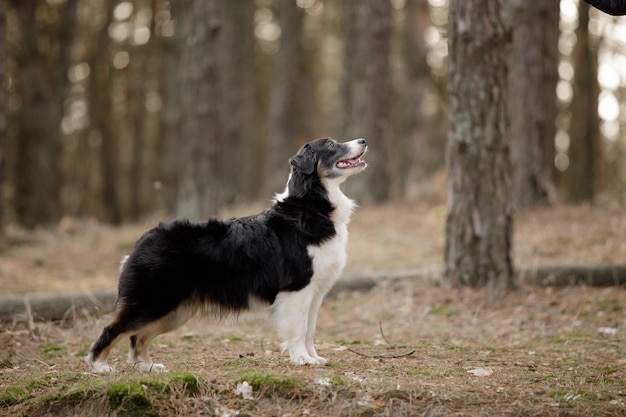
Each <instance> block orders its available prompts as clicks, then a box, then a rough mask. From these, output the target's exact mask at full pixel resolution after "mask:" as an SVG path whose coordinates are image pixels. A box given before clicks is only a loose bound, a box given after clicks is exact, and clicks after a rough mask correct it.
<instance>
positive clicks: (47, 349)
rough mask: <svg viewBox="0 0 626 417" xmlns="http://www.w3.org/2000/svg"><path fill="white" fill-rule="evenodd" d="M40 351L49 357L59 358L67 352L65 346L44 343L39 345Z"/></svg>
mask: <svg viewBox="0 0 626 417" xmlns="http://www.w3.org/2000/svg"><path fill="white" fill-rule="evenodd" d="M39 349H40V350H41V352H42V353H43V354H44V355H46V356H47V357H53V356H59V354H60V353H61V352H63V351H64V350H65V348H64V347H63V346H59V345H55V344H54V343H42V344H41V345H39Z"/></svg>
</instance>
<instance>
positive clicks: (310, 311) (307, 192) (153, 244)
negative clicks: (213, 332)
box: [87, 138, 367, 372]
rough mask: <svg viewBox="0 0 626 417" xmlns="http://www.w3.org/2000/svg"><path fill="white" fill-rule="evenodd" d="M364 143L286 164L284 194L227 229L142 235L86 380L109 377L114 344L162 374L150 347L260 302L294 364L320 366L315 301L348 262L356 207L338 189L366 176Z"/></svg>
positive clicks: (164, 229)
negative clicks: (190, 325)
mask: <svg viewBox="0 0 626 417" xmlns="http://www.w3.org/2000/svg"><path fill="white" fill-rule="evenodd" d="M366 151H367V145H366V142H365V140H364V139H356V140H353V141H350V142H345V143H337V142H336V141H335V140H332V139H330V138H322V139H317V140H314V141H312V142H310V143H307V144H306V145H304V146H303V147H302V148H300V150H299V151H298V153H297V154H296V155H294V156H293V157H291V158H290V159H289V163H290V164H291V173H290V175H289V180H288V182H287V187H286V189H285V191H284V192H283V193H282V194H278V195H276V197H275V200H274V204H273V205H272V206H271V207H270V208H268V209H266V210H265V211H263V212H262V213H260V214H257V215H254V216H249V217H242V218H238V219H231V220H226V221H220V220H209V221H207V222H202V223H190V222H188V221H185V220H178V221H174V222H172V223H168V224H160V225H159V226H157V227H155V228H154V229H152V230H150V231H148V232H147V233H146V234H144V235H143V236H142V237H141V238H140V239H139V241H138V242H137V243H136V245H135V248H134V249H133V251H132V253H131V254H130V255H129V256H127V257H126V258H125V259H124V260H123V261H122V265H121V266H120V277H119V286H118V295H117V301H116V305H115V311H114V313H113V318H112V320H111V321H110V322H109V324H108V325H107V326H106V327H105V328H104V330H103V331H102V334H101V335H100V337H99V338H98V340H96V342H95V343H94V344H93V345H92V346H91V348H90V350H89V354H88V356H87V362H88V363H89V364H91V366H92V368H93V372H110V371H112V368H111V367H110V366H109V365H108V364H107V357H108V356H109V353H110V351H111V348H112V347H113V345H114V344H115V343H116V342H118V341H120V340H121V339H123V338H126V337H128V338H129V339H130V351H129V354H128V361H129V363H131V364H133V365H134V366H135V367H136V369H139V370H142V371H164V370H165V367H164V366H163V365H162V364H159V363H153V362H152V359H150V355H149V354H148V345H149V343H150V342H151V341H152V339H154V338H155V337H156V336H158V335H160V334H162V333H166V332H169V331H172V330H174V329H176V328H178V327H180V326H182V325H183V324H184V323H185V322H186V321H187V320H188V319H190V318H191V317H192V316H194V315H195V314H196V313H201V314H217V315H218V316H223V315H227V314H229V313H235V314H237V313H238V312H240V311H243V310H246V309H248V308H250V307H251V305H253V304H254V305H257V304H258V303H259V302H261V303H263V304H265V305H269V306H270V312H271V318H272V321H273V323H274V325H275V327H276V330H277V331H278V335H279V337H280V338H281V339H282V340H283V349H286V350H288V351H289V355H290V357H291V361H292V362H293V363H294V364H297V365H303V364H324V363H326V359H324V358H322V357H320V356H319V355H318V354H317V352H316V350H315V346H314V345H313V337H314V335H315V327H316V322H317V314H318V311H319V308H320V305H321V303H322V299H323V298H324V296H325V295H326V294H327V293H328V291H329V290H330V289H331V287H332V286H333V284H334V283H335V281H336V280H337V278H338V277H339V274H340V273H341V270H342V269H343V267H344V266H345V263H346V242H347V239H348V229H347V227H348V222H349V221H350V214H351V213H352V209H353V207H354V203H353V201H352V200H350V199H349V198H347V197H346V196H345V195H344V194H343V192H342V191H341V189H340V188H339V186H340V184H341V183H342V182H343V181H345V180H346V178H348V177H349V176H351V175H353V174H356V173H357V172H360V171H362V170H363V169H365V167H366V166H367V164H366V163H365V162H364V161H363V159H362V157H363V154H364V153H365V152H366Z"/></svg>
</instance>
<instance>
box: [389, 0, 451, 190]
mask: <svg viewBox="0 0 626 417" xmlns="http://www.w3.org/2000/svg"><path fill="white" fill-rule="evenodd" d="M429 9H430V7H429V5H428V1H427V0H413V1H410V2H407V5H406V8H405V10H406V16H405V21H406V22H405V24H404V27H403V28H402V32H403V33H402V37H401V39H399V40H396V42H397V41H401V44H403V47H402V49H401V52H400V54H399V55H400V57H399V58H400V59H401V60H404V61H405V64H404V65H403V66H402V68H403V71H402V72H401V75H400V77H401V78H400V82H398V83H397V84H398V85H397V86H396V88H395V90H396V95H397V100H398V103H399V104H396V105H395V106H394V112H397V113H396V114H394V117H393V124H394V131H395V133H394V141H393V143H392V152H391V166H392V167H393V168H392V172H391V178H392V180H391V181H392V184H394V185H395V186H394V189H396V190H397V191H396V192H395V195H394V197H399V198H403V197H408V198H415V197H416V196H419V194H420V192H421V189H423V188H424V187H425V186H428V185H430V183H431V182H432V175H433V174H435V172H437V171H438V170H440V169H442V168H443V167H444V164H445V143H446V141H445V135H446V133H447V131H446V117H447V115H446V114H445V111H444V109H443V106H442V104H443V100H445V97H443V96H442V95H441V94H439V93H438V92H436V88H435V86H434V85H433V84H434V83H436V82H438V81H435V80H433V76H432V73H431V69H430V67H429V66H428V63H427V55H428V49H429V48H428V45H427V43H426V39H425V37H426V36H425V34H426V31H427V30H428V29H429V28H432V26H431V19H430V13H429ZM426 106H428V108H430V109H431V110H429V111H428V112H425V111H424V109H425V107H426Z"/></svg>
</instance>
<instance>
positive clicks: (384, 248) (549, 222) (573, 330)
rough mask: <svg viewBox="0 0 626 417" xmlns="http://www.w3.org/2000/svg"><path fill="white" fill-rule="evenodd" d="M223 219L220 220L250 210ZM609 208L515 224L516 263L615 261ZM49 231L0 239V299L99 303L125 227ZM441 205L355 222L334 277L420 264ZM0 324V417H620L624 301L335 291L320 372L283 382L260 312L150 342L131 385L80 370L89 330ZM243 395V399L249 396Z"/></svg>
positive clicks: (117, 376)
mask: <svg viewBox="0 0 626 417" xmlns="http://www.w3.org/2000/svg"><path fill="white" fill-rule="evenodd" d="M256 209H257V208H247V209H240V210H234V211H231V212H228V213H225V215H226V216H231V215H240V214H245V213H247V212H252V211H254V210H256ZM623 213H624V210H623V208H620V207H608V206H577V207H556V208H550V209H541V210H532V211H523V212H520V213H518V214H517V215H516V227H515V247H514V252H515V261H516V263H517V264H518V265H525V266H532V265H544V264H555V263H559V264H563V263H567V264H572V263H574V264H594V263H623V262H625V261H626V239H624V236H626V216H625V215H624V214H623ZM155 221H157V220H156V219H149V220H147V221H146V222H144V223H142V224H140V225H132V226H124V227H120V228H112V227H107V226H103V225H99V224H97V223H95V222H90V221H76V220H72V219H65V220H64V221H62V222H61V223H60V224H59V226H58V227H57V228H55V229H51V230H38V231H36V232H30V233H27V232H23V231H19V230H15V229H10V230H9V234H8V238H7V239H5V241H4V242H3V243H2V248H0V292H1V293H7V292H10V293H25V292H31V291H64V292H65V291H81V290H92V289H110V288H113V287H114V286H115V284H116V283H115V279H116V277H115V273H116V268H117V263H118V262H119V259H120V257H121V256H122V255H123V254H125V253H127V252H128V251H129V250H130V249H131V248H132V245H133V243H134V241H135V240H136V239H137V238H138V237H139V235H140V234H141V233H142V231H143V230H145V229H146V228H147V227H149V225H151V224H153V223H154V222H155ZM444 228H445V207H444V206H441V205H432V204H431V205H427V204H418V203H415V204H389V205H384V206H376V207H363V208H359V209H357V211H356V212H355V215H354V217H353V222H352V224H351V228H350V233H351V237H350V244H349V261H348V267H347V270H346V272H347V273H352V274H358V273H363V272H374V271H381V270H398V269H404V268H416V267H424V266H431V265H438V264H440V263H441V260H442V258H443V254H442V251H443V244H444V235H443V233H444ZM70 319H71V318H69V319H68V320H67V321H65V322H62V323H49V322H45V323H32V322H29V321H28V320H26V319H23V318H20V319H18V320H16V322H15V323H5V324H3V325H0V326H2V327H0V346H2V348H1V349H0V415H29V416H31V415H55V416H57V415H118V416H121V415H208V416H220V417H227V416H235V415H239V416H431V417H433V416H450V415H452V416H619V415H622V416H625V415H626V338H625V333H624V329H625V328H626V289H624V288H583V287H568V288H560V289H558V288H539V287H522V288H520V289H519V290H518V291H516V292H514V293H511V294H508V295H506V296H500V295H498V294H494V293H490V292H488V291H483V290H469V289H452V288H449V287H448V286H447V285H446V283H444V282H440V281H429V282H426V281H416V280H404V281H395V282H385V283H383V284H381V285H379V286H377V287H375V288H374V289H373V290H371V291H369V292H365V293H363V292H342V293H339V294H338V295H337V296H335V297H332V298H329V299H327V300H326V301H325V302H324V304H323V307H322V310H321V312H320V318H319V324H318V335H317V338H316V340H317V346H318V350H319V352H320V354H321V355H322V356H325V357H327V358H328V359H329V363H328V364H327V365H326V366H316V367H295V366H292V365H290V364H289V362H288V359H287V356H286V354H285V353H281V349H280V343H279V341H278V340H277V338H276V335H275V333H274V332H273V330H272V329H271V326H270V325H269V323H267V321H266V320H265V313H263V312H258V313H250V314H245V315H243V316H242V317H240V318H239V320H236V321H235V320H225V321H222V322H220V323H218V322H216V321H215V320H210V319H204V320H197V321H193V322H191V323H188V324H187V325H185V326H184V327H183V328H181V329H179V330H177V331H175V332H173V333H170V334H168V335H164V336H162V337H159V338H158V339H157V340H156V341H155V342H154V343H153V346H152V352H153V357H154V359H155V361H158V362H163V363H164V364H165V365H166V366H167V367H168V369H169V370H170V372H169V373H167V374H152V373H151V374H145V373H139V372H137V371H135V370H134V369H133V368H132V366H131V365H128V364H127V363H126V362H125V355H126V352H127V346H126V345H125V344H124V345H123V346H122V345H120V346H119V347H117V348H116V349H114V351H113V354H112V359H113V361H112V362H113V365H114V367H115V369H116V372H115V373H114V374H113V375H109V376H101V375H93V374H91V373H90V372H89V369H88V368H87V366H86V365H85V363H84V362H83V357H84V355H85V353H86V351H87V349H88V347H89V344H90V343H91V342H92V341H93V339H94V338H95V337H97V335H98V333H99V331H100V330H101V329H102V326H104V324H105V323H106V317H76V318H73V319H72V320H70ZM249 390H250V391H249Z"/></svg>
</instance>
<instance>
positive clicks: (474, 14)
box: [445, 0, 514, 290]
mask: <svg viewBox="0 0 626 417" xmlns="http://www.w3.org/2000/svg"><path fill="white" fill-rule="evenodd" d="M501 8H502V0H476V1H470V0H452V1H451V3H450V15H449V22H450V23H449V57H450V68H449V76H450V80H449V85H448V93H449V99H450V113H449V114H450V131H449V133H448V148H447V157H448V160H447V166H448V175H449V178H448V216H447V221H446V245H445V273H446V276H447V278H448V279H449V280H450V281H452V282H453V283H454V284H456V285H468V286H474V287H482V286H487V287H489V288H494V289H498V290H507V289H510V288H512V287H513V286H514V285H513V284H514V282H513V261H512V259H511V244H512V241H513V213H512V205H511V197H510V186H511V185H510V182H511V164H510V160H509V138H508V136H507V135H508V120H507V106H506V104H507V103H506V99H507V66H506V59H507V57H508V50H507V44H508V43H509V40H510V39H509V36H508V34H507V30H506V28H505V25H504V24H503V22H502V15H501V12H502V10H501Z"/></svg>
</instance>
